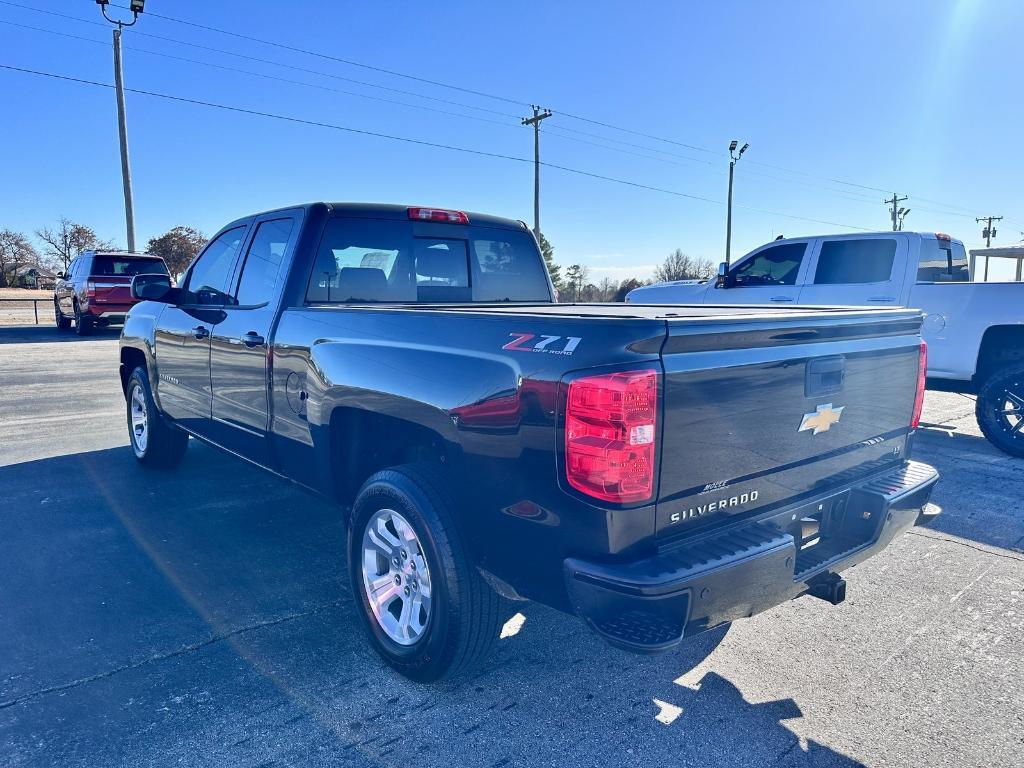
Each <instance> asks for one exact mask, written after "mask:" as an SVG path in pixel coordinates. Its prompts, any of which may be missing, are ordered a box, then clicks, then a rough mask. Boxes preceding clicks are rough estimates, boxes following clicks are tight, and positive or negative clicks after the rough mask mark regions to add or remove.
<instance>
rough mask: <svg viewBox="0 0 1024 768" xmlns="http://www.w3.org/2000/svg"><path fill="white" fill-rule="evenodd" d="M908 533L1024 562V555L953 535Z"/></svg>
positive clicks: (920, 532) (1022, 540) (922, 532)
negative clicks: (997, 550) (998, 550)
mask: <svg viewBox="0 0 1024 768" xmlns="http://www.w3.org/2000/svg"><path fill="white" fill-rule="evenodd" d="M907 534H908V535H909V536H920V537H921V538H923V539H933V540H936V541H948V542H949V543H950V544H957V545H959V546H961V547H967V548H968V549H973V550H976V551H978V552H984V553H985V554H986V555H992V556H993V557H1002V558H1005V559H1006V560H1016V561H1017V562H1020V563H1024V555H1016V554H1010V553H1009V552H994V551H993V550H991V549H987V548H985V547H979V546H977V545H976V544H971V543H970V542H968V541H964V540H962V539H954V538H953V537H951V536H942V535H941V534H939V533H925V532H924V531H907ZM1021 542H1024V538H1022V539H1021V541H1019V542H1017V544H1019V543H1021ZM1014 546H1016V544H1014Z"/></svg>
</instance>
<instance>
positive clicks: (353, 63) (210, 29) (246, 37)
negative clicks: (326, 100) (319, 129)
mask: <svg viewBox="0 0 1024 768" xmlns="http://www.w3.org/2000/svg"><path fill="white" fill-rule="evenodd" d="M111 5H115V6H117V7H118V8H128V6H126V5H118V4H117V3H111ZM146 16H151V17H152V18H154V19H163V20H164V21H170V22H174V23H175V24H184V25H185V26H189V27H195V28H196V29H203V30H206V31H207V32H216V33H218V34H221V35H229V36H231V37H235V38H238V39H240V40H248V41H249V42H252V43H259V44H260V45H271V46H273V47H275V48H280V49H282V50H285V51H292V52H293V53H304V54H306V55H307V56H316V57H319V58H321V59H326V60H328V61H333V62H336V63H338V64H346V65H348V66H350V67H359V68H361V69H366V70H370V71H373V72H380V73H382V74H385V75H391V76H393V77H404V78H406V79H408V80H415V81H416V82H419V83H425V84H426V85H433V86H437V87H438V88H449V89H451V90H453V91H461V92H462V93H467V94H470V95H473V96H480V97H481V98H485V99H494V100H495V101H503V102H505V103H507V104H515V105H517V106H530V103H529V102H527V101H523V100H521V99H512V98H509V97H507V96H498V95H496V94H493V93H486V92H484V91H475V90H473V89H472V88H464V87H462V86H459V85H452V84H450V83H444V82H441V81H439V80H430V79H429V78H425V77H420V76H418V75H410V74H409V73H407V72H398V71H395V70H392V69H385V68H384V67H376V66H373V65H371V64H364V63H362V62H360V61H353V60H352V59H343V58H340V57H338V56H332V55H330V54H327V53H321V52H319V51H311V50H308V49H306V48H299V47H298V46H294V45H287V44H285V43H279V42H276V41H274V40H264V39H262V38H259V37H252V36H250V35H243V34H241V33H240V32H232V31H230V30H227V29H220V28H218V27H211V26H207V25H206V24H199V23H198V22H195V21H188V20H186V19H176V18H174V17H172V16H162V15H160V14H159V13H152V12H147V13H146Z"/></svg>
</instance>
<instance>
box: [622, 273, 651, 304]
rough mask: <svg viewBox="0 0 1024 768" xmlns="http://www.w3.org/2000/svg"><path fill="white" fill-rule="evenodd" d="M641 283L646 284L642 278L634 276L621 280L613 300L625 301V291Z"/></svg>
mask: <svg viewBox="0 0 1024 768" xmlns="http://www.w3.org/2000/svg"><path fill="white" fill-rule="evenodd" d="M642 285H646V283H645V282H644V281H643V280H637V279H636V278H635V277H631V278H629V279H628V280H623V281H622V282H621V283H619V289H618V290H617V291H616V292H615V301H625V300H626V294H627V293H629V292H630V291H632V290H633V289H634V288H639V287H640V286H642Z"/></svg>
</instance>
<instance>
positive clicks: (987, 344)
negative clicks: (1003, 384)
mask: <svg viewBox="0 0 1024 768" xmlns="http://www.w3.org/2000/svg"><path fill="white" fill-rule="evenodd" d="M1021 364H1024V326H1021V325H994V326H992V327H991V328H989V329H988V330H986V331H985V335H984V336H983V337H982V339H981V347H980V348H979V349H978V367H977V372H976V373H975V375H974V379H975V382H977V383H978V384H979V385H980V384H982V383H983V382H984V381H985V380H986V379H987V378H988V377H989V376H990V375H992V374H993V373H995V372H996V371H998V370H1001V369H1003V368H1006V367H1008V366H1011V365H1021Z"/></svg>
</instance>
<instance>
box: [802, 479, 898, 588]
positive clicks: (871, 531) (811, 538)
mask: <svg viewBox="0 0 1024 768" xmlns="http://www.w3.org/2000/svg"><path fill="white" fill-rule="evenodd" d="M878 517H879V516H878V515H877V514H876V513H875V512H874V511H873V510H872V509H869V508H867V507H865V508H863V509H862V508H861V506H860V505H857V504H853V503H851V493H850V491H848V490H847V491H842V492H841V493H837V494H835V495H833V496H829V497H827V498H824V499H818V500H816V501H814V502H812V503H810V504H806V505H804V506H803V507H800V508H799V509H797V510H795V511H794V512H792V513H791V520H790V522H789V526H788V528H787V532H788V533H790V534H791V535H792V536H793V541H794V542H795V544H796V553H797V554H796V568H795V569H794V578H795V579H796V580H800V579H804V578H807V576H808V575H809V574H810V573H811V572H813V571H815V570H818V569H819V568H821V567H822V566H824V565H825V564H827V563H828V562H830V561H832V560H835V559H836V558H838V557H840V556H843V555H845V554H847V553H849V552H850V551H852V550H855V549H859V548H860V547H862V546H865V545H866V544H868V543H870V542H871V541H872V540H873V539H874V537H875V533H876V531H877V529H878Z"/></svg>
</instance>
